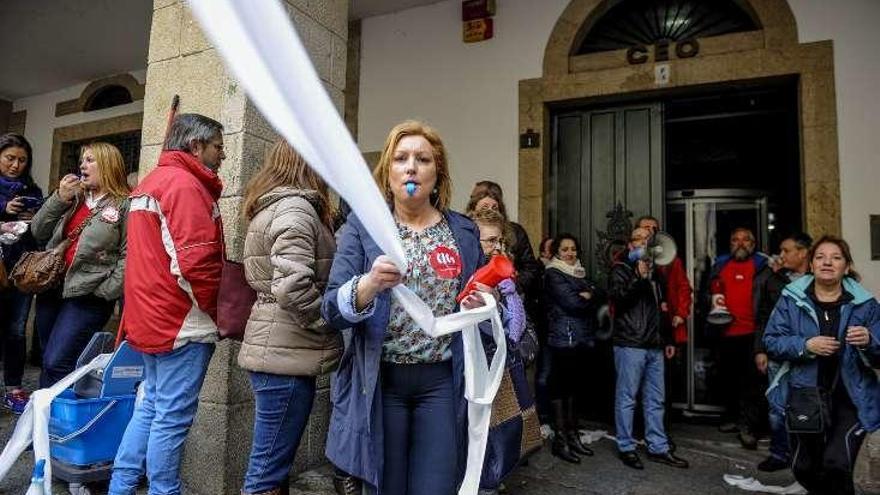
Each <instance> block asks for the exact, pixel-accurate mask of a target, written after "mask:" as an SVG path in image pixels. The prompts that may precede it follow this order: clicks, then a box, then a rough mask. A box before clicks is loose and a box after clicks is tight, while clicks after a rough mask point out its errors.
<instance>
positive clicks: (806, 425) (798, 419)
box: [785, 387, 831, 433]
mask: <svg viewBox="0 0 880 495" xmlns="http://www.w3.org/2000/svg"><path fill="white" fill-rule="evenodd" d="M785 424H786V426H787V427H788V432H789V433H822V432H824V431H825V429H826V428H828V426H829V425H830V424H831V397H830V394H829V393H828V392H827V391H826V390H825V389H823V388H820V387H792V388H791V389H789V391H788V404H787V405H786V407H785Z"/></svg>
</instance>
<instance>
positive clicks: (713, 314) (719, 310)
mask: <svg viewBox="0 0 880 495" xmlns="http://www.w3.org/2000/svg"><path fill="white" fill-rule="evenodd" d="M706 321H707V322H708V323H709V324H710V325H719V326H723V325H729V324H731V323H732V322H733V315H732V314H730V311H728V310H727V308H725V307H724V306H715V307H714V308H712V310H711V311H709V314H708V315H707V316H706Z"/></svg>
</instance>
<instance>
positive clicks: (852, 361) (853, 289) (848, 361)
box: [764, 275, 880, 432]
mask: <svg viewBox="0 0 880 495" xmlns="http://www.w3.org/2000/svg"><path fill="white" fill-rule="evenodd" d="M812 282H813V276H812V275H805V276H803V277H801V278H800V279H798V280H796V281H794V282H792V283H790V284H788V285H787V286H786V287H785V289H783V291H782V298H781V299H780V300H779V302H778V303H777V304H776V307H775V308H774V309H773V313H772V314H771V315H770V321H769V322H768V323H767V328H766V329H765V331H764V345H765V346H766V347H767V354H768V355H769V356H770V357H771V358H772V359H775V360H778V361H787V362H788V363H787V364H788V366H787V368H788V372H787V373H786V374H785V375H784V376H782V377H781V378H780V379H779V380H775V381H774V382H775V383H774V385H778V386H779V387H780V388H781V389H782V390H781V392H782V393H781V394H779V396H778V397H779V398H778V399H777V400H779V401H781V402H782V404H785V402H786V400H787V394H786V393H785V392H786V391H787V390H788V389H789V388H790V387H798V388H803V387H815V386H817V383H818V375H819V364H818V362H817V361H816V359H815V356H813V355H812V354H811V353H809V352H808V351H807V340H808V339H810V338H812V337H816V336H818V335H819V320H818V318H817V317H816V309H815V307H814V306H813V302H812V301H811V300H810V298H809V296H807V294H806V290H807V288H808V287H809V286H810V284H811V283H812ZM843 288H844V290H846V291H847V292H849V293H850V294H852V296H853V300H852V301H850V302H849V303H847V304H844V305H843V306H841V308H840V328H839V329H838V334H837V339H838V340H839V341H840V342H841V343H843V345H842V346H841V352H842V354H841V355H840V378H841V381H842V383H843V385H844V386H845V387H846V391H847V392H848V393H849V397H850V399H852V402H853V404H855V406H856V409H857V410H858V416H859V423H861V425H862V427H863V428H865V430H867V431H869V432H872V431H875V430H877V429H880V384H878V380H877V374H876V373H875V372H874V370H873V369H872V368H880V304H878V303H877V300H876V299H874V296H872V295H871V293H869V292H868V291H867V290H865V289H864V288H863V287H862V286H861V285H859V284H858V283H857V282H855V281H854V280H852V279H850V278H845V279H844V280H843ZM850 326H864V327H866V328H867V329H868V331H870V333H871V342H870V344H869V345H868V347H867V348H865V349H864V350H860V349H857V348H856V347H854V346H851V345H847V344H845V343H844V341H845V337H846V329H847V327H850ZM785 368H786V366H785V364H783V369H785ZM769 396H770V394H769V393H768V397H769Z"/></svg>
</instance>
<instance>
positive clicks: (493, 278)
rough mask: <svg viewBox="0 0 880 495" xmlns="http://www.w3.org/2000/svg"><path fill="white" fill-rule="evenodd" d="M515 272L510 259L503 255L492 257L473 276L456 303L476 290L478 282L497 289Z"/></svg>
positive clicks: (456, 299)
mask: <svg viewBox="0 0 880 495" xmlns="http://www.w3.org/2000/svg"><path fill="white" fill-rule="evenodd" d="M514 271H515V270H514V268H513V262H512V261H510V258H508V257H507V256H504V255H503V254H496V255H495V256H492V258H490V259H489V262H488V263H486V264H485V265H484V266H483V267H482V268H480V269H479V270H477V271H475V272H474V274H473V275H471V278H470V279H469V280H468V283H467V284H465V286H464V289H463V290H462V291H461V292H460V293H459V294H458V297H456V298H455V301H456V302H459V303H460V302H461V301H462V300H463V299H464V298H465V297H467V295H468V294H470V293H471V292H473V291H474V290H476V289H477V282H479V283H481V284H483V285H488V286H489V287H495V286H496V285H498V284H499V283H500V282H501V281H502V280H504V279H506V278H510V277H512V276H513V274H514Z"/></svg>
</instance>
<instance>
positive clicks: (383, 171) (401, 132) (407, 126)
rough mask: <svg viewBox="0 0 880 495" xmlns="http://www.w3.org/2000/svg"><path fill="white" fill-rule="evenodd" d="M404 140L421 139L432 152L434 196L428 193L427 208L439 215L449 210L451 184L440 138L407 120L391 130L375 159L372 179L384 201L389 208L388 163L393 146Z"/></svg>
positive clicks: (391, 155)
mask: <svg viewBox="0 0 880 495" xmlns="http://www.w3.org/2000/svg"><path fill="white" fill-rule="evenodd" d="M406 136H422V137H423V138H425V139H426V140H427V141H428V143H430V145H431V148H433V151H434V163H435V164H436V166H437V183H436V184H435V185H434V188H435V189H436V190H437V192H436V193H433V192H432V193H431V204H432V205H433V206H434V208H437V209H438V210H440V211H443V210H446V209H448V208H449V203H450V200H451V199H452V180H451V179H450V177H449V163H448V161H447V158H446V148H445V147H444V146H443V141H442V140H441V139H440V135H439V134H437V131H436V130H434V128H432V127H430V126H428V125H427V124H425V123H423V122H419V121H417V120H407V121H404V122H401V123H400V124H397V125H396V126H394V128H392V129H391V132H389V133H388V138H386V139H385V146H384V147H383V149H382V155H381V156H380V157H379V163H378V164H377V165H376V169H375V170H374V171H373V178H374V179H376V183H377V184H378V185H379V189H380V190H381V191H382V193H383V194H384V195H385V201H387V202H388V204H389V205H390V204H393V202H394V194H393V193H392V191H391V184H389V183H388V176H389V174H390V171H391V162H392V161H393V159H394V150H396V149H397V144H398V143H399V142H400V140H401V139H403V138H404V137H406Z"/></svg>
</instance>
